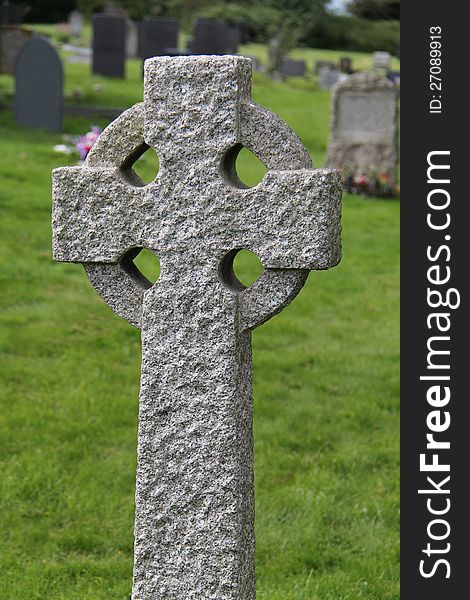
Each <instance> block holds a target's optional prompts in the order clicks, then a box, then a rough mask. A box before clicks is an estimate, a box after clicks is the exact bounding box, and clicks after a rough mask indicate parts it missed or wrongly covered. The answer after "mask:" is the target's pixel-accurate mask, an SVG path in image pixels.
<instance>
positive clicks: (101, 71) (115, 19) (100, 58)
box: [92, 14, 126, 78]
mask: <svg viewBox="0 0 470 600" xmlns="http://www.w3.org/2000/svg"><path fill="white" fill-rule="evenodd" d="M125 53H126V19H125V18H124V17H120V16H118V15H110V14H95V15H93V61H92V71H93V74H94V75H105V76H107V77H120V78H123V77H124V73H125V60H126V55H125Z"/></svg>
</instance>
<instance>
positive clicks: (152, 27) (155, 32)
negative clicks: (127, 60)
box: [139, 17, 178, 60]
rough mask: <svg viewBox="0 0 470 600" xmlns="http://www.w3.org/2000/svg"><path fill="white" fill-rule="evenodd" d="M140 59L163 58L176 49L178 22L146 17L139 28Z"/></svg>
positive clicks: (169, 19) (163, 18) (164, 18)
mask: <svg viewBox="0 0 470 600" xmlns="http://www.w3.org/2000/svg"><path fill="white" fill-rule="evenodd" d="M139 36H141V41H140V42H139V45H140V51H139V52H140V58H142V59H144V60H145V59H147V58H152V57H154V56H165V55H166V54H168V52H169V51H171V50H173V51H174V50H175V49H176V48H178V21H177V20H176V19H173V18H171V17H146V18H145V19H144V20H143V21H142V24H141V26H140V29H139Z"/></svg>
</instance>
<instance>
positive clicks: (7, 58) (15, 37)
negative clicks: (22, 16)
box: [0, 25, 34, 75]
mask: <svg viewBox="0 0 470 600" xmlns="http://www.w3.org/2000/svg"><path fill="white" fill-rule="evenodd" d="M33 35H34V34H33V32H32V31H30V30H29V29H24V28H23V27H16V26H15V25H2V26H0V73H5V74H7V75H14V74H15V64H16V59H17V58H18V54H19V53H20V51H21V49H22V48H23V46H24V45H25V44H26V43H27V42H29V40H31V38H32V37H33Z"/></svg>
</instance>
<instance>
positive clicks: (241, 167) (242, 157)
mask: <svg viewBox="0 0 470 600" xmlns="http://www.w3.org/2000/svg"><path fill="white" fill-rule="evenodd" d="M222 170H223V173H224V175H225V177H226V179H227V180H228V181H229V183H230V184H231V185H233V186H234V187H237V188H239V189H245V188H250V187H255V186H256V185H258V183H259V182H260V181H261V180H262V179H263V177H264V175H265V174H266V172H267V168H266V166H265V165H264V164H263V163H262V162H261V161H260V159H259V158H258V157H257V156H256V154H253V152H252V151H251V150H249V149H248V148H245V146H242V145H241V144H236V145H235V146H233V148H230V150H229V151H228V152H227V153H226V154H225V156H224V159H223V162H222Z"/></svg>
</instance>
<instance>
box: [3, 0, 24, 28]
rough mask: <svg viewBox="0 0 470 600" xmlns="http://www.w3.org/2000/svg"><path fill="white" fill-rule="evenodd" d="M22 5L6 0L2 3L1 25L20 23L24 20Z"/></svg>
mask: <svg viewBox="0 0 470 600" xmlns="http://www.w3.org/2000/svg"><path fill="white" fill-rule="evenodd" d="M21 9H22V7H21V6H20V5H19V4H10V3H9V2H5V3H3V2H2V4H0V25H18V24H19V23H21V22H22V20H23V19H22V14H21Z"/></svg>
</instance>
